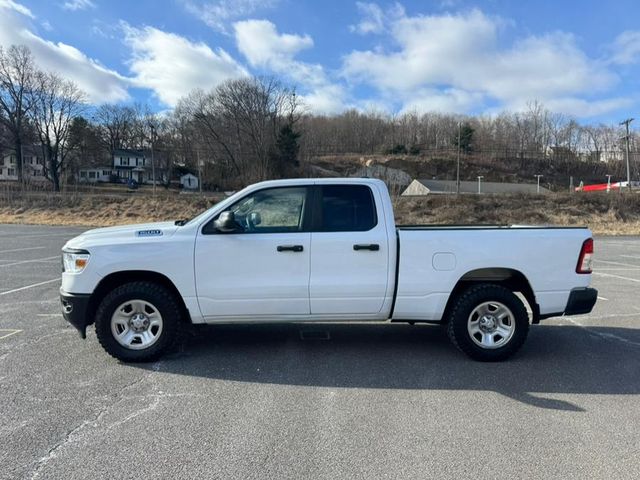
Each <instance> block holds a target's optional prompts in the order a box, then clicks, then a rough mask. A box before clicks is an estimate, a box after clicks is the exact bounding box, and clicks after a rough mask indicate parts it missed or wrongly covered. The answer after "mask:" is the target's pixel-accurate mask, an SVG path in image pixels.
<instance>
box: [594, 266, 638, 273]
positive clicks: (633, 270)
mask: <svg viewBox="0 0 640 480" xmlns="http://www.w3.org/2000/svg"><path fill="white" fill-rule="evenodd" d="M607 270H611V271H614V272H638V271H640V267H638V268H623V267H598V271H599V272H600V271H607Z"/></svg>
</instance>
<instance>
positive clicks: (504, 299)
mask: <svg viewBox="0 0 640 480" xmlns="http://www.w3.org/2000/svg"><path fill="white" fill-rule="evenodd" d="M490 302H499V303H501V304H502V305H503V306H506V307H507V308H508V309H509V310H510V311H511V314H512V318H511V320H510V322H513V328H514V330H513V331H512V333H511V335H510V337H506V336H505V337H500V334H499V333H498V337H497V338H498V341H497V342H496V343H499V342H501V341H504V343H503V344H502V345H501V346H499V347H492V348H489V347H483V346H480V345H479V344H478V343H477V342H476V341H474V338H472V334H471V333H470V332H469V328H470V327H468V325H469V321H470V317H471V315H472V313H473V312H474V310H475V309H476V308H477V307H480V306H481V305H483V304H485V303H490ZM528 332H529V315H528V313H527V309H526V308H525V306H524V304H523V303H522V301H521V300H520V299H519V298H518V297H517V296H516V295H515V294H514V293H513V292H512V291H511V290H509V289H507V288H505V287H501V286H500V285H493V284H489V283H483V284H477V285H474V286H472V287H469V288H468V289H467V290H465V291H464V292H462V294H460V295H459V296H458V298H457V299H456V300H455V301H454V304H453V308H452V309H451V315H450V316H449V323H448V325H447V333H448V334H449V338H450V339H451V341H452V342H453V344H454V345H455V346H456V347H458V349H459V350H461V351H462V352H464V353H466V354H467V355H468V356H469V357H471V358H473V359H474V360H479V361H482V362H497V361H501V360H506V359H507V358H509V357H511V356H512V355H513V354H514V353H516V352H517V351H518V350H519V349H520V347H522V345H523V344H524V341H525V340H526V338H527V334H528ZM494 335H495V334H494ZM482 338H484V335H483V334H482V333H481V332H478V333H476V339H477V341H478V342H480V341H481V339H482Z"/></svg>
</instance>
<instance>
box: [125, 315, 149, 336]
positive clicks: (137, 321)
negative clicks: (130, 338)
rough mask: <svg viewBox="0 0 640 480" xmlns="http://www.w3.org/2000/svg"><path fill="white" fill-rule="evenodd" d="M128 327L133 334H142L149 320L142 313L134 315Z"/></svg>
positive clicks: (147, 326)
mask: <svg viewBox="0 0 640 480" xmlns="http://www.w3.org/2000/svg"><path fill="white" fill-rule="evenodd" d="M129 327H130V328H131V329H132V330H133V331H134V332H144V331H145V330H146V329H147V328H149V318H148V317H147V316H146V315H144V314H143V313H135V314H134V315H132V316H131V320H129Z"/></svg>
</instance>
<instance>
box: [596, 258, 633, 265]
mask: <svg viewBox="0 0 640 480" xmlns="http://www.w3.org/2000/svg"><path fill="white" fill-rule="evenodd" d="M595 261H596V262H599V263H609V264H611V265H622V266H623V267H640V265H635V264H633V263H620V262H612V261H611V260H599V259H597V258H596V259H595Z"/></svg>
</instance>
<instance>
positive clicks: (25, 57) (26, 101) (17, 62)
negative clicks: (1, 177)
mask: <svg viewBox="0 0 640 480" xmlns="http://www.w3.org/2000/svg"><path fill="white" fill-rule="evenodd" d="M35 74H36V68H35V64H34V60H33V56H32V55H31V51H30V50H29V49H28V48H27V47H25V46H23V45H19V46H17V45H12V46H10V47H9V48H8V49H6V50H5V49H3V48H2V46H0V111H1V112H2V115H0V121H1V122H2V123H3V124H4V126H5V127H6V129H7V130H8V132H9V133H10V136H11V137H12V142H11V143H12V146H13V149H14V151H15V156H16V167H17V173H18V179H19V180H20V181H22V178H23V176H22V174H23V172H22V145H23V143H24V141H25V136H26V130H27V128H26V127H27V126H26V123H27V116H28V114H29V112H30V111H31V109H32V105H33V101H32V94H33V90H34V81H35Z"/></svg>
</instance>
